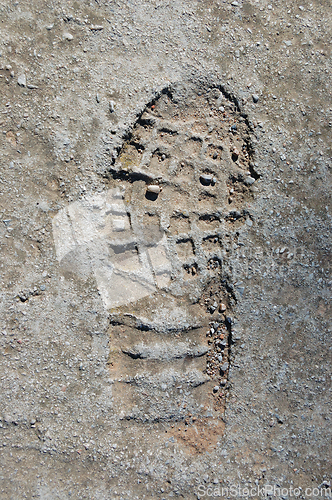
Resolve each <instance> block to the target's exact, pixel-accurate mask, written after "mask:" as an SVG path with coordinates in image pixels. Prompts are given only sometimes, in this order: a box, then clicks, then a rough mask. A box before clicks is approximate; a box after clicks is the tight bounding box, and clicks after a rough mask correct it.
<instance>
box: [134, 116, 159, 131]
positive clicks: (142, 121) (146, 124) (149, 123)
mask: <svg viewBox="0 0 332 500" xmlns="http://www.w3.org/2000/svg"><path fill="white" fill-rule="evenodd" d="M137 124H138V125H141V127H143V128H145V129H147V128H152V127H153V126H154V124H155V120H154V118H143V117H140V118H139V119H138V120H137Z"/></svg>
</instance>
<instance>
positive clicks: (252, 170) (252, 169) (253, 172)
mask: <svg viewBox="0 0 332 500" xmlns="http://www.w3.org/2000/svg"><path fill="white" fill-rule="evenodd" d="M249 171H250V175H251V177H253V178H254V179H255V180H256V181H257V179H259V178H260V177H261V176H260V174H258V173H257V172H256V170H255V165H254V163H253V162H252V161H251V162H249Z"/></svg>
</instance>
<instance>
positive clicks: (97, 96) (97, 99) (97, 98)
mask: <svg viewBox="0 0 332 500" xmlns="http://www.w3.org/2000/svg"><path fill="white" fill-rule="evenodd" d="M96 101H97V102H98V104H99V103H100V97H99V94H97V95H96Z"/></svg>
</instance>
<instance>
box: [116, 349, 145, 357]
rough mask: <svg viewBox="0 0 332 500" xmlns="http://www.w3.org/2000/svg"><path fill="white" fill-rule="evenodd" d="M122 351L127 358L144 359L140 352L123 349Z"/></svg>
mask: <svg viewBox="0 0 332 500" xmlns="http://www.w3.org/2000/svg"><path fill="white" fill-rule="evenodd" d="M121 351H122V352H123V354H126V355H127V356H129V357H130V358H132V359H143V356H142V354H141V353H140V352H137V351H134V350H130V349H121Z"/></svg>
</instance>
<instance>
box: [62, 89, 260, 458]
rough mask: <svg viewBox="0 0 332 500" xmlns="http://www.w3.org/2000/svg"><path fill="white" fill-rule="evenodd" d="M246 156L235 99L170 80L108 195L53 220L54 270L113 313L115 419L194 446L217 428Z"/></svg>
mask: <svg viewBox="0 0 332 500" xmlns="http://www.w3.org/2000/svg"><path fill="white" fill-rule="evenodd" d="M253 155H254V151H253V148H252V144H251V140H250V127H249V123H248V121H247V119H246V116H245V115H243V114H242V113H241V111H240V109H239V107H238V105H237V102H236V100H235V99H234V98H233V97H232V96H230V95H229V94H227V93H226V92H225V91H224V89H223V88H222V87H218V86H217V85H214V86H213V85H210V86H208V85H204V84H197V85H191V84H188V85H184V84H183V85H180V84H177V85H174V86H172V87H168V88H166V89H164V90H163V91H162V92H161V93H160V94H159V95H158V96H157V98H156V99H154V100H153V101H152V102H150V103H149V104H148V105H147V106H146V107H145V109H144V110H143V112H142V113H141V114H140V115H139V116H138V118H137V120H136V121H135V123H134V125H133V127H132V129H131V130H130V132H128V134H127V136H126V138H125V139H124V142H123V145H122V147H121V148H120V149H119V150H118V155H117V158H116V159H114V160H113V164H112V166H111V168H110V170H109V172H108V173H107V190H105V192H103V193H99V194H96V195H95V196H92V197H91V196H90V197H87V198H86V199H83V200H79V201H77V202H74V203H72V204H70V205H69V206H68V207H66V208H65V209H63V210H61V211H60V212H59V213H58V214H57V216H56V217H55V218H54V220H53V234H54V240H55V246H56V250H57V257H58V259H59V261H60V263H61V265H62V267H63V268H64V269H65V268H66V266H67V268H69V269H70V268H73V266H74V265H75V266H76V268H77V269H78V268H79V271H78V272H80V273H81V274H83V275H86V276H88V275H89V273H90V274H91V273H92V274H93V275H94V278H95V280H96V283H97V287H98V289H99V292H100V295H101V297H102V299H103V302H104V305H105V308H106V309H107V311H108V312H109V314H110V328H109V335H110V356H109V370H110V376H111V378H112V380H113V382H114V384H113V402H114V405H113V407H114V411H115V412H116V413H117V414H118V415H119V417H120V418H121V419H125V420H132V421H135V422H137V423H147V422H149V423H153V422H164V423H165V424H167V425H170V426H174V425H175V422H176V426H177V428H179V429H180V431H179V432H180V434H181V435H180V436H178V437H182V439H183V440H184V441H186V442H187V443H188V444H190V445H192V446H196V448H197V449H205V448H204V445H202V440H203V441H204V440H205V441H206V442H207V443H208V441H209V439H210V438H211V435H213V434H215V435H217V436H218V435H220V433H222V430H223V425H221V421H222V417H223V413H224V410H225V404H226V398H227V391H228V389H227V387H228V382H227V380H228V372H229V362H230V349H231V320H230V317H231V314H232V308H233V307H234V305H235V297H234V294H233V292H232V283H231V274H230V271H229V269H230V267H231V261H230V260H231V258H230V257H228V255H229V250H230V249H231V247H232V245H233V244H234V243H236V241H237V236H238V230H239V228H240V227H241V226H242V225H243V224H244V223H245V222H246V221H249V220H250V217H251V216H250V212H249V210H248V206H247V205H248V204H249V203H250V202H251V201H252V200H253V197H254V194H253V186H252V185H253V183H254V181H255V180H256V179H257V178H258V175H257V174H256V173H255V171H254V169H253V164H252V159H253ZM250 224H251V222H250ZM179 425H180V427H178V426H179ZM193 429H194V431H193V433H192V432H191V431H192V430H193ZM204 429H205V431H204ZM206 429H209V432H207V433H206ZM198 432H202V435H203V436H204V435H205V437H203V438H202V439H201V444H200V445H199V446H198V445H197V433H198ZM204 432H205V434H204ZM206 434H207V436H206ZM208 435H210V438H209V437H208ZM193 443H194V444H193Z"/></svg>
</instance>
